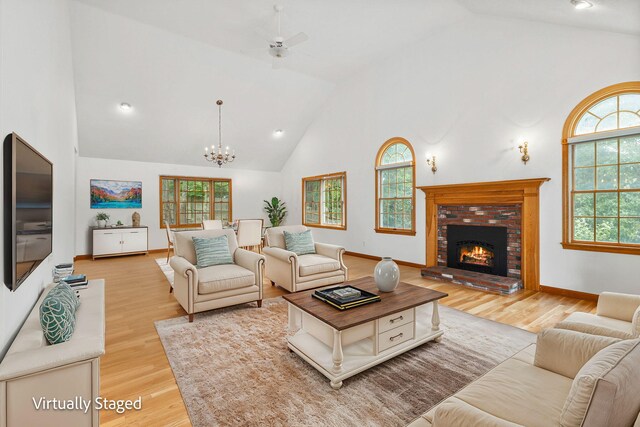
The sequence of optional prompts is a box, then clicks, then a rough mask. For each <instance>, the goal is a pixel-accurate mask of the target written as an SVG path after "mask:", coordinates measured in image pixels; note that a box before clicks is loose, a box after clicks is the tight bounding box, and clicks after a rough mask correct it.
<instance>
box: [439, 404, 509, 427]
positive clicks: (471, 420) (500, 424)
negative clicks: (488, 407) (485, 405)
mask: <svg viewBox="0 0 640 427" xmlns="http://www.w3.org/2000/svg"><path fill="white" fill-rule="evenodd" d="M459 426H474V427H522V426H521V425H520V424H514V423H512V422H510V421H507V420H503V419H502V418H498V417H496V416H494V415H491V414H489V413H488V412H485V411H483V410H482V409H478V408H476V407H475V406H472V405H469V404H468V403H466V402H463V401H462V400H457V399H456V400H448V401H446V402H443V403H441V404H440V405H439V406H438V408H437V409H436V411H435V413H434V414H433V427H459Z"/></svg>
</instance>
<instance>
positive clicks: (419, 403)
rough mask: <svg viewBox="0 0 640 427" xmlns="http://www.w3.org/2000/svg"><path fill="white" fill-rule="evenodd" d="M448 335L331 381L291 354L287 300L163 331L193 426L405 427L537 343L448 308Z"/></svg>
mask: <svg viewBox="0 0 640 427" xmlns="http://www.w3.org/2000/svg"><path fill="white" fill-rule="evenodd" d="M440 317H441V321H442V327H443V328H444V329H445V331H446V332H445V335H444V336H443V340H442V342H441V343H433V342H430V343H427V344H424V345H422V346H420V347H418V348H416V349H413V350H411V351H409V352H407V353H405V354H403V355H401V356H398V357H396V358H394V359H391V360H389V361H387V362H385V363H383V364H381V365H378V366H377V367H375V368H372V369H370V370H367V371H365V372H362V373H360V374H358V375H356V376H354V377H351V378H349V379H346V380H344V385H343V387H342V388H341V389H340V390H333V389H332V388H331V387H330V386H329V380H327V379H326V378H325V377H324V376H323V375H321V374H320V373H319V372H317V371H316V370H315V369H313V368H312V367H311V366H310V365H308V364H307V363H306V362H304V361H303V360H302V359H301V358H300V357H298V356H297V355H296V354H295V353H292V352H290V351H289V350H288V348H287V344H286V336H287V334H288V331H287V326H286V325H287V305H286V303H285V302H284V300H282V298H273V299H270V300H265V301H264V304H263V307H262V308H261V309H259V308H256V306H255V304H245V305H241V306H236V307H232V308H226V309H221V310H214V311H210V312H206V313H201V314H197V315H196V318H195V321H194V322H193V323H188V321H187V319H186V317H179V318H174V319H169V320H162V321H158V322H156V329H157V331H158V334H159V335H160V339H161V340H162V344H163V345H164V349H165V352H166V354H167V357H168V359H169V363H170V364H171V368H172V369H173V373H174V375H175V378H176V381H177V383H178V387H179V388H180V391H181V393H182V397H183V399H184V402H185V405H186V407H187V410H188V412H189V416H190V418H191V422H192V424H193V425H194V426H239V425H242V426H276V425H277V426H335V427H338V426H339V427H342V426H404V425H406V424H408V423H409V422H410V421H412V420H413V419H415V418H416V417H418V416H419V415H421V414H422V413H424V412H426V411H427V410H428V409H429V408H431V407H432V406H434V405H436V404H437V403H438V402H440V401H441V400H443V399H445V398H447V397H448V396H450V395H452V394H454V393H455V392H456V391H457V390H459V389H461V388H462V387H464V386H466V385H467V384H469V383H470V382H472V381H473V380H475V379H476V378H478V377H480V376H481V375H483V374H485V373H486V372H487V371H489V370H490V369H492V368H493V367H494V366H496V365H497V364H499V363H500V362H502V361H504V360H505V359H507V358H509V357H510V356H512V355H513V354H515V353H517V352H518V351H519V350H521V349H523V348H524V347H526V346H527V345H529V344H530V343H533V342H535V335H534V334H532V333H530V332H527V331H524V330H522V329H518V328H514V327H512V326H508V325H503V324H500V323H497V322H492V321H490V320H485V319H481V318H479V317H475V316H473V315H471V314H467V313H464V312H461V311H458V310H454V309H451V308H448V307H444V306H441V311H440Z"/></svg>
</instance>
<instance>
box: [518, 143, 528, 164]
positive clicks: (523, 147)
mask: <svg viewBox="0 0 640 427" xmlns="http://www.w3.org/2000/svg"><path fill="white" fill-rule="evenodd" d="M518 148H519V149H520V153H522V157H521V158H520V159H521V160H522V161H523V162H524V164H525V165H526V164H527V162H528V161H529V159H530V158H531V157H529V143H528V142H526V141H525V142H524V143H523V144H522V145H518Z"/></svg>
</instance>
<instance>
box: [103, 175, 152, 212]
mask: <svg viewBox="0 0 640 427" xmlns="http://www.w3.org/2000/svg"><path fill="white" fill-rule="evenodd" d="M140 208H142V181H111V180H102V179H92V180H91V209H140Z"/></svg>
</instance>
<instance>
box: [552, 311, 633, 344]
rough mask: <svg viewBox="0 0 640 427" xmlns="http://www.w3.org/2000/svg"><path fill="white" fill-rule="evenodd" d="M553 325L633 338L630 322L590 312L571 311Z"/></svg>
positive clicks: (573, 329) (586, 332) (587, 332)
mask: <svg viewBox="0 0 640 427" xmlns="http://www.w3.org/2000/svg"><path fill="white" fill-rule="evenodd" d="M555 327H556V328H560V329H570V330H572V331H578V332H584V333H585V334H592V335H604V336H610V337H614V338H622V339H628V338H633V333H632V330H631V323H629V322H625V321H624V320H617V319H611V318H609V317H602V316H596V315H595V314H591V313H582V312H575V313H571V314H570V315H569V316H568V317H567V318H566V319H564V320H563V321H562V322H560V323H558V324H557V325H556V326H555Z"/></svg>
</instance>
